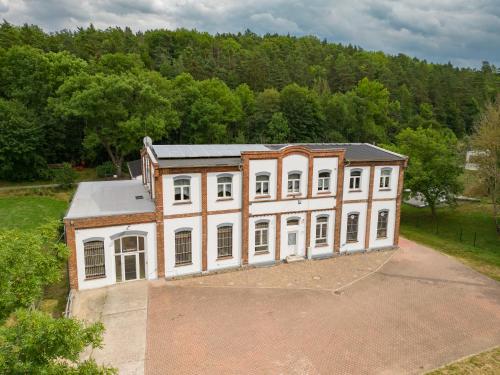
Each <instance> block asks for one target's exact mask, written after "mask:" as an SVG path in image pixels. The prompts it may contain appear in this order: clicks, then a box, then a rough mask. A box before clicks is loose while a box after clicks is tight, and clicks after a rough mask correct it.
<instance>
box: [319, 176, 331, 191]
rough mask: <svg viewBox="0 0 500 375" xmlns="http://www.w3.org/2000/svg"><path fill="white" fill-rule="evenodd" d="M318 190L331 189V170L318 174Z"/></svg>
mask: <svg viewBox="0 0 500 375" xmlns="http://www.w3.org/2000/svg"><path fill="white" fill-rule="evenodd" d="M318 191H319V192H325V191H330V172H327V171H322V172H319V174H318Z"/></svg>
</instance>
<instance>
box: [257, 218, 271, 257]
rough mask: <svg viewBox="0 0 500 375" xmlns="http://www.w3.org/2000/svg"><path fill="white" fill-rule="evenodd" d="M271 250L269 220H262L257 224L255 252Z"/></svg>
mask: <svg viewBox="0 0 500 375" xmlns="http://www.w3.org/2000/svg"><path fill="white" fill-rule="evenodd" d="M267 251H269V222H267V221H261V222H259V223H257V224H255V252H256V253H264V252H267Z"/></svg>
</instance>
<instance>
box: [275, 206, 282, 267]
mask: <svg viewBox="0 0 500 375" xmlns="http://www.w3.org/2000/svg"><path fill="white" fill-rule="evenodd" d="M275 217H276V219H275V220H276V233H275V236H276V237H275V238H276V239H275V243H274V247H275V251H274V260H276V261H278V262H279V261H280V258H281V214H276V216H275Z"/></svg>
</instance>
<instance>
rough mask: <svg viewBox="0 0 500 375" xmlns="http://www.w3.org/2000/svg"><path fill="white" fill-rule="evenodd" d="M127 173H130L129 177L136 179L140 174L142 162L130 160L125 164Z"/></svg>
mask: <svg viewBox="0 0 500 375" xmlns="http://www.w3.org/2000/svg"><path fill="white" fill-rule="evenodd" d="M127 166H128V172H129V173H130V177H132V178H136V177H137V176H140V175H141V174H142V161H141V159H137V160H132V161H129V162H128V163H127Z"/></svg>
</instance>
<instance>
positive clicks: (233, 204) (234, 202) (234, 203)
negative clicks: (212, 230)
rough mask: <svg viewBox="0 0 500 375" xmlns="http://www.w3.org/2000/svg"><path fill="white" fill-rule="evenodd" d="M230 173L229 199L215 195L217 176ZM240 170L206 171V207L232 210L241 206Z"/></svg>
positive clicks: (213, 209)
mask: <svg viewBox="0 0 500 375" xmlns="http://www.w3.org/2000/svg"><path fill="white" fill-rule="evenodd" d="M219 175H231V176H232V177H233V186H232V197H231V199H226V198H223V199H221V198H219V197H218V196H217V176H219ZM241 177H242V174H241V172H217V173H207V209H208V211H215V210H234V209H240V208H241V193H242V191H241V188H242V185H241Z"/></svg>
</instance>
